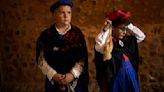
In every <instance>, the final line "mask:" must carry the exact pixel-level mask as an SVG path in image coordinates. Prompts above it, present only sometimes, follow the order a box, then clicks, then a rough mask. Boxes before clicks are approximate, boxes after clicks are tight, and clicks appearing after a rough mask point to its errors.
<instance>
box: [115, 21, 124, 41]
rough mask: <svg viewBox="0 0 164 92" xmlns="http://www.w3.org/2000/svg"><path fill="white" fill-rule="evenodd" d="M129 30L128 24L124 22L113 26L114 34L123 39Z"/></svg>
mask: <svg viewBox="0 0 164 92" xmlns="http://www.w3.org/2000/svg"><path fill="white" fill-rule="evenodd" d="M126 31H127V26H126V25H124V24H122V25H120V26H118V27H116V28H113V31H112V32H113V36H114V37H115V38H117V39H123V38H124V36H125V35H126V33H127V32H126Z"/></svg>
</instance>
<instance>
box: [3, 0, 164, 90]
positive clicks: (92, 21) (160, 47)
mask: <svg viewBox="0 0 164 92" xmlns="http://www.w3.org/2000/svg"><path fill="white" fill-rule="evenodd" d="M54 1H55V0H0V92H43V88H44V75H43V74H42V73H41V71H40V70H39V69H38V67H37V65H36V62H35V43H36V39H37V37H38V36H39V34H40V32H41V31H43V30H44V29H45V28H47V27H49V26H50V25H51V24H52V23H53V22H52V20H51V13H50V12H49V6H50V5H51V4H53V3H54ZM73 1H74V4H75V6H74V7H73V19H72V24H75V25H77V26H78V27H80V28H81V30H82V32H83V33H84V35H85V39H86V41H87V46H88V52H89V74H90V82H89V91H90V92H98V86H97V83H96V81H95V66H94V63H93V58H94V54H93V47H94V39H95V37H96V35H97V34H98V32H100V30H101V27H102V24H103V22H104V17H105V14H106V13H107V12H109V11H112V10H113V9H117V8H124V9H127V10H130V11H131V13H132V18H131V20H132V21H133V24H135V25H137V26H138V27H139V28H140V29H142V31H143V32H144V33H145V34H146V39H145V40H144V42H142V43H140V44H139V50H140V55H141V56H142V59H143V61H142V62H141V63H140V70H139V79H140V89H141V92H164V67H163V66H164V36H163V35H164V3H163V0H120V1H117V0H113V1H112V0H73Z"/></svg>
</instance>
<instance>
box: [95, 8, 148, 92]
mask: <svg viewBox="0 0 164 92" xmlns="http://www.w3.org/2000/svg"><path fill="white" fill-rule="evenodd" d="M130 15H131V14H130V12H129V11H124V10H121V9H118V10H115V11H113V12H111V13H110V14H109V15H107V21H106V22H105V25H104V27H103V30H102V31H101V32H100V33H99V35H98V36H97V37H96V40H95V43H96V44H95V65H96V80H97V82H98V84H99V87H100V89H101V92H139V85H138V64H139V52H138V43H139V42H141V41H143V40H144V39H145V34H144V33H143V32H142V31H141V30H140V29H139V28H138V27H136V26H134V25H133V24H132V23H131V22H130V20H129V17H130Z"/></svg>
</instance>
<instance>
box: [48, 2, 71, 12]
mask: <svg viewBox="0 0 164 92" xmlns="http://www.w3.org/2000/svg"><path fill="white" fill-rule="evenodd" d="M61 5H68V6H70V7H71V8H72V7H73V2H72V1H71V0H57V1H56V2H55V3H54V4H53V5H52V6H51V7H50V11H51V12H54V10H55V9H56V8H58V7H59V6H61Z"/></svg>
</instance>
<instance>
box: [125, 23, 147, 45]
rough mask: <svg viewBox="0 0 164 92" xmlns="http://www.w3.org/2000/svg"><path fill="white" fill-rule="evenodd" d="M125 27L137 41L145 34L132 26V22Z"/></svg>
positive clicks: (143, 37) (141, 39)
mask: <svg viewBox="0 0 164 92" xmlns="http://www.w3.org/2000/svg"><path fill="white" fill-rule="evenodd" d="M127 27H128V29H129V32H130V33H131V34H132V35H134V36H135V37H136V38H137V42H138V43H139V42H141V41H143V40H144V39H145V34H144V33H143V32H142V31H141V30H140V29H139V28H138V27H136V26H134V25H133V24H132V23H131V24H129V25H128V26H127Z"/></svg>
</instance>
